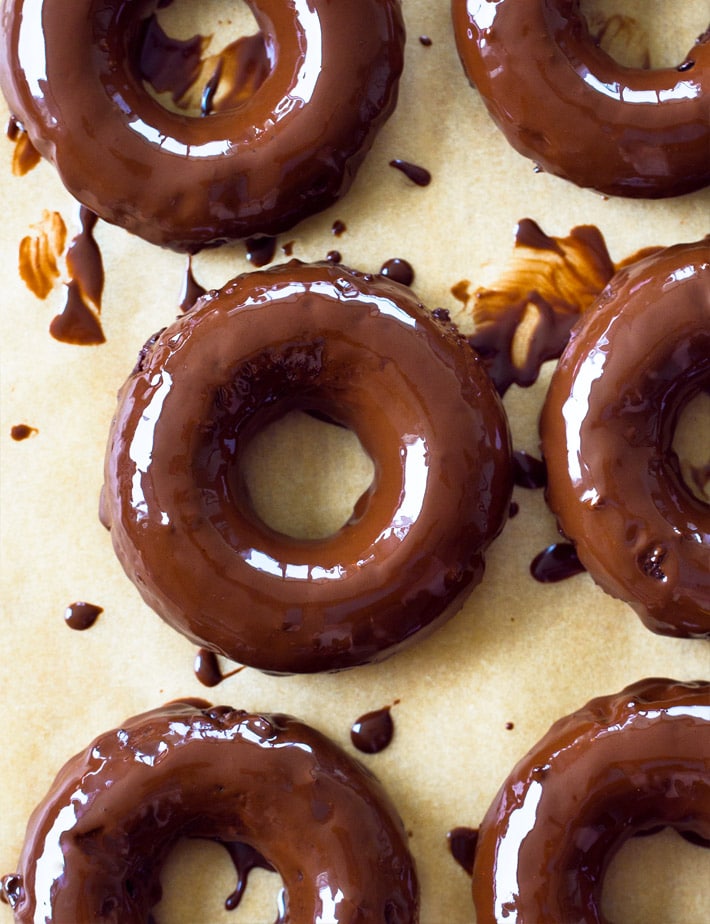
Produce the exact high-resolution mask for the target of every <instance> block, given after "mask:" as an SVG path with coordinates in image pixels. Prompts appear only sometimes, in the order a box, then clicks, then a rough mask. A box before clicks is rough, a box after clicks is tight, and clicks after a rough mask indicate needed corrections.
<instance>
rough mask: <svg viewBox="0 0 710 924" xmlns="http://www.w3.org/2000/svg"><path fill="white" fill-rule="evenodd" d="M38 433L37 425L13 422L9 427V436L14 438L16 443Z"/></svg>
mask: <svg viewBox="0 0 710 924" xmlns="http://www.w3.org/2000/svg"><path fill="white" fill-rule="evenodd" d="M37 433H39V430H38V429H37V427H31V426H30V425H29V424H24V423H21V424H14V426H12V427H11V428H10V436H11V437H12V438H13V440H15V442H16V443H19V442H21V441H22V440H26V439H29V438H30V437H31V436H35V435H36V434H37Z"/></svg>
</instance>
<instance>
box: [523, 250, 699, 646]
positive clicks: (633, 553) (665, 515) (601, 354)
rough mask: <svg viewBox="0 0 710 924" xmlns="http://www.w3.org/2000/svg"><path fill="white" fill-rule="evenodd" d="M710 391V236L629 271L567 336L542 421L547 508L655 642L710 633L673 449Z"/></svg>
mask: <svg viewBox="0 0 710 924" xmlns="http://www.w3.org/2000/svg"><path fill="white" fill-rule="evenodd" d="M709 386H710V240H707V239H706V240H705V241H701V242H699V243H697V244H683V245H678V246H675V247H670V248H667V249H665V250H663V251H660V252H659V253H657V254H655V255H653V256H651V257H648V258H646V259H643V260H640V261H638V262H637V263H633V264H631V265H630V266H629V267H628V268H626V269H624V270H622V271H621V272H619V273H618V274H617V275H616V276H615V277H614V278H613V279H612V280H611V282H610V283H609V285H608V286H607V287H606V288H605V289H604V291H603V292H602V294H601V296H600V297H599V299H598V301H597V303H596V305H595V306H594V307H593V308H592V309H591V310H590V311H589V313H588V314H586V315H584V316H583V318H582V319H581V321H580V322H578V324H577V326H576V327H575V328H574V329H573V331H572V336H571V339H570V342H569V344H568V346H567V348H566V350H565V352H564V353H563V354H562V358H561V359H560V362H559V365H558V367H557V369H556V370H555V373H554V375H553V377H552V381H551V383H550V388H549V391H548V394H547V398H546V401H545V405H544V407H543V410H542V415H541V419H540V434H541V437H542V451H543V454H544V456H545V461H546V462H547V470H548V486H547V499H548V503H549V505H550V508H551V509H552V511H553V513H554V514H555V515H556V516H557V519H558V522H559V525H560V528H561V530H562V531H563V532H564V534H565V535H566V536H567V537H568V538H569V539H571V540H572V541H573V542H574V544H575V546H576V549H577V554H578V556H579V559H580V561H581V562H582V564H583V565H584V567H585V568H586V569H587V571H589V573H590V574H591V575H592V577H593V578H594V580H595V581H596V582H597V583H598V584H599V585H600V586H601V587H602V588H603V589H604V590H605V591H606V592H607V593H609V594H612V595H613V596H615V597H619V598H620V599H622V600H626V601H627V602H628V603H630V604H631V606H633V607H634V609H635V610H636V612H637V613H638V614H639V616H640V617H641V618H642V619H643V621H644V623H645V624H646V625H647V626H648V628H649V629H652V630H653V631H654V632H660V633H662V634H664V635H677V636H701V637H702V636H710V505H708V504H706V503H704V502H703V501H702V500H700V499H699V498H698V497H696V495H695V494H693V492H692V491H691V490H690V489H689V487H688V486H687V485H686V484H685V482H684V481H683V478H682V477H681V473H680V465H679V462H678V457H677V456H676V454H675V452H674V451H673V449H672V443H673V435H674V431H675V427H676V424H677V422H678V419H679V416H680V414H681V412H682V411H683V409H684V407H685V406H686V404H687V403H688V402H689V401H690V400H691V399H692V398H693V397H694V396H695V395H696V394H697V393H698V392H699V391H700V390H701V389H704V388H705V389H706V388H708V387H709Z"/></svg>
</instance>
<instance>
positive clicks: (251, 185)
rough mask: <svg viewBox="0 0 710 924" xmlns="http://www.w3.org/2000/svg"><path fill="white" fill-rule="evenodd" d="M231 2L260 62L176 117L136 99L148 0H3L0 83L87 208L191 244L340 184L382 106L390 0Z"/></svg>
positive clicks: (389, 91) (210, 240)
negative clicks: (237, 89) (217, 99)
mask: <svg viewBox="0 0 710 924" xmlns="http://www.w3.org/2000/svg"><path fill="white" fill-rule="evenodd" d="M247 2H248V4H249V7H250V9H251V10H252V11H253V13H254V16H255V18H256V20H257V23H258V25H259V28H260V30H261V33H262V36H263V39H264V42H265V45H266V54H267V57H268V60H269V61H270V63H271V71H270V73H269V74H268V76H267V78H266V80H265V81H264V82H263V84H262V85H261V86H260V87H259V88H258V89H257V91H256V92H255V93H254V95H253V96H252V97H251V98H250V99H248V100H247V101H246V102H244V103H243V104H242V105H241V106H239V107H238V108H236V109H232V110H227V111H221V112H214V113H212V114H210V115H209V117H207V118H191V117H188V116H186V115H176V114H175V113H172V112H169V111H167V110H166V109H165V108H163V107H162V106H161V105H160V104H159V103H158V102H157V101H156V100H154V99H153V98H152V97H151V96H150V94H149V93H148V92H147V90H146V89H145V87H144V85H143V83H142V81H141V78H140V75H139V72H138V64H137V61H138V58H139V55H140V42H141V28H142V24H143V23H144V21H145V18H146V16H148V15H149V14H150V13H151V12H152V11H153V10H154V9H155V6H156V4H155V2H151V0H134V2H126V0H103V2H101V3H99V2H97V0H84V2H72V3H60V4H58V3H50V2H46V0H39V2H32V3H30V2H29V0H4V2H3V4H2V21H3V30H2V53H1V54H0V86H1V87H2V91H3V93H4V94H5V96H6V98H7V101H8V104H9V106H10V109H11V111H12V112H13V114H14V115H15V116H16V117H17V118H18V119H19V120H20V122H21V123H22V125H23V127H24V128H25V129H26V131H27V133H28V135H29V138H30V140H31V141H32V144H33V145H34V146H35V147H36V148H37V150H38V151H39V152H40V153H41V154H42V155H43V156H44V157H46V158H47V159H48V160H50V161H51V162H52V163H54V164H55V166H56V167H57V169H58V171H59V174H60V176H61V178H62V181H63V182H64V184H65V186H66V187H67V189H68V190H69V192H71V193H72V195H73V196H75V197H76V198H77V199H78V200H79V201H80V202H82V203H83V204H84V205H86V206H88V208H90V209H91V210H92V211H93V212H96V214H98V215H99V216H100V217H101V218H104V219H106V220H107V221H110V222H113V223H114V224H118V225H121V226H122V227H124V228H127V229H128V230H129V231H132V232H133V233H135V234H139V235H140V236H141V237H143V238H145V239H146V240H148V241H151V242H152V243H155V244H160V245H162V246H168V247H173V248H175V249H178V250H186V251H191V252H194V251H196V250H199V249H200V248H201V247H204V246H207V245H211V244H219V243H220V242H223V241H225V240H227V239H233V238H241V237H248V236H251V235H254V234H277V233H278V232H280V231H283V230H285V229H286V228H289V227H291V226H292V225H294V224H295V223H296V222H298V221H300V220H301V219H302V218H305V217H306V216H308V215H312V214H314V213H315V212H318V211H320V210H321V209H324V208H326V207H327V206H329V205H331V204H332V203H333V202H335V201H336V200H337V199H338V198H340V196H342V195H343V194H344V193H345V192H346V191H347V189H348V187H349V186H350V184H351V182H352V180H353V178H354V176H355V173H356V171H357V169H358V167H359V165H360V163H361V162H362V160H363V158H364V156H365V154H366V153H367V151H368V150H369V148H370V146H371V145H372V142H373V140H374V137H375V134H376V132H377V131H378V129H379V128H380V126H381V125H382V124H383V123H384V121H385V120H386V119H387V118H388V116H389V115H390V113H391V112H392V110H393V108H394V105H395V102H396V96H397V84H398V79H399V75H400V72H401V70H402V63H403V46H404V26H403V22H402V14H401V9H400V4H399V0H345V2H343V0H341V2H338V3H329V2H323V0H314V2H305V0H247ZM87 114H90V117H87Z"/></svg>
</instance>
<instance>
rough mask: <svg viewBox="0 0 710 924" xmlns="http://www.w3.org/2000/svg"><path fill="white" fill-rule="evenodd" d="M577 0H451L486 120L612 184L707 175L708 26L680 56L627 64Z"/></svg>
mask: <svg viewBox="0 0 710 924" xmlns="http://www.w3.org/2000/svg"><path fill="white" fill-rule="evenodd" d="M579 6H580V5H579V0H452V14H453V23H454V33H455V36H456V45H457V48H458V53H459V57H460V58H461V63H462V64H463V68H464V71H465V73H466V75H467V76H468V78H469V80H470V81H471V83H472V84H473V85H474V86H475V87H477V89H478V91H479V92H480V94H481V96H482V98H483V102H484V103H485V105H486V108H487V109H488V112H489V114H490V115H491V117H492V118H493V121H494V122H495V123H496V124H497V126H498V127H499V128H500V129H501V130H502V132H503V134H504V135H505V136H506V138H507V139H508V141H509V142H510V144H511V145H512V146H513V147H514V148H515V149H516V150H517V151H518V152H519V153H520V154H522V155H524V156H525V157H529V158H531V159H532V160H533V161H535V163H536V164H537V165H538V167H539V168H542V169H543V170H545V171H547V172H548V173H552V174H554V175H556V176H560V177H563V178H564V179H566V180H571V181H572V182H573V183H576V184H577V185H578V186H583V187H592V188H593V189H596V190H599V191H600V192H603V193H606V194H608V195H612V196H627V197H633V198H662V197H667V196H677V195H680V194H681V193H687V192H692V191H693V190H695V189H700V188H701V187H703V186H707V185H708V184H709V183H710V157H709V156H708V151H710V31H709V32H706V33H704V34H703V35H702V36H700V37H699V38H698V40H697V43H696V44H695V45H694V46H693V48H692V49H691V50H690V51H689V52H688V54H687V56H686V58H685V60H684V61H683V62H682V63H681V64H680V65H679V66H678V67H667V68H659V69H655V70H645V69H641V68H631V67H623V66H622V65H620V64H618V63H617V62H616V61H614V59H613V58H611V57H610V56H609V55H608V54H606V52H604V51H603V50H602V49H601V48H600V47H599V45H598V44H597V41H596V40H595V39H594V38H593V36H591V35H590V33H589V30H588V28H587V24H586V21H585V19H584V16H583V15H582V13H581V12H580V8H579Z"/></svg>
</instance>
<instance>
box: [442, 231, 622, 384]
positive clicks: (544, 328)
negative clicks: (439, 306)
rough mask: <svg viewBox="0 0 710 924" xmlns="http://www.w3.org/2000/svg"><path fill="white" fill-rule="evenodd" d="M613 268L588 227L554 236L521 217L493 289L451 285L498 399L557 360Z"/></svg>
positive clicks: (597, 233) (595, 233)
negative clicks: (464, 307) (470, 320)
mask: <svg viewBox="0 0 710 924" xmlns="http://www.w3.org/2000/svg"><path fill="white" fill-rule="evenodd" d="M620 265H621V264H620ZM617 268H618V267H616V266H615V265H614V263H613V262H612V260H611V257H610V256H609V252H608V250H607V247H606V243H605V241H604V238H603V237H602V235H601V233H600V231H599V230H598V229H597V228H595V227H594V226H591V225H585V226H581V227H577V228H573V229H572V231H571V232H570V233H569V235H568V236H567V237H559V238H556V237H550V236H549V235H547V234H546V233H545V232H544V231H543V230H542V229H541V228H540V226H539V225H537V224H536V223H535V222H534V221H532V220H531V219H528V218H526V219H523V220H522V221H520V222H519V224H518V226H517V230H516V235H515V248H514V252H513V259H512V261H511V264H510V266H509V267H508V269H507V270H506V271H505V272H504V273H503V274H502V276H501V278H500V279H499V280H498V282H497V284H496V285H495V286H494V287H491V288H480V289H478V290H476V291H475V292H474V293H473V294H470V293H469V292H468V290H467V288H466V289H464V287H463V283H462V282H461V283H458V284H457V286H456V287H455V288H456V291H455V292H454V291H453V290H452V292H453V294H454V296H455V297H456V298H458V299H459V300H460V301H462V302H464V304H466V305H467V306H468V307H469V308H470V310H471V313H472V316H473V320H474V322H475V324H476V330H475V332H474V334H473V335H472V336H471V337H470V338H469V340H470V343H471V345H472V346H473V347H474V348H475V349H476V350H477V351H478V352H479V353H480V355H481V356H482V358H483V361H484V363H485V364H486V366H487V368H488V372H489V374H490V375H491V378H492V379H493V381H494V382H495V384H496V387H497V389H498V391H499V392H500V393H501V394H503V393H505V391H507V389H508V388H509V387H510V386H511V385H512V384H517V385H520V386H522V387H527V386H529V385H532V384H533V382H535V381H536V380H537V377H538V375H539V372H540V368H541V366H542V364H543V363H544V362H546V361H547V360H549V359H556V358H558V357H559V356H560V354H561V353H562V350H563V349H564V347H565V345H566V344H567V341H568V339H569V333H570V330H571V329H572V327H573V325H574V324H575V323H576V321H577V319H578V318H579V316H580V314H582V313H583V312H584V311H586V310H587V309H588V308H589V307H590V305H592V304H593V302H594V301H595V299H596V298H597V296H598V295H599V294H600V292H601V291H602V290H603V288H604V287H605V285H606V284H607V282H608V281H609V280H610V279H611V277H612V276H613V275H614V273H615V272H616V269H617Z"/></svg>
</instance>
